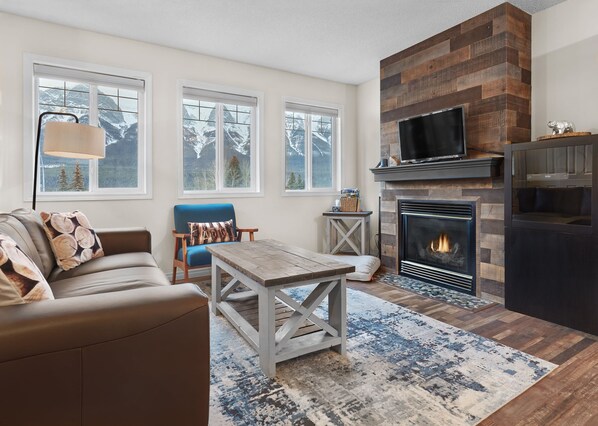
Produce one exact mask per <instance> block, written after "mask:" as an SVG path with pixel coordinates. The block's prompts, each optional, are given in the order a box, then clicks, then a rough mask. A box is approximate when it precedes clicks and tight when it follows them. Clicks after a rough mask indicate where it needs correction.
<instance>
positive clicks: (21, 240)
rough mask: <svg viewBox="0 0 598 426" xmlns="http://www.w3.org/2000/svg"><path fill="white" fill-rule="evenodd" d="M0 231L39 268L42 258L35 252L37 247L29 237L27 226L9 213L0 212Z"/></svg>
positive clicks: (41, 264)
mask: <svg viewBox="0 0 598 426" xmlns="http://www.w3.org/2000/svg"><path fill="white" fill-rule="evenodd" d="M0 233H1V234H5V235H7V236H9V237H10V238H12V239H13V240H14V241H15V242H16V243H17V245H18V246H19V248H20V249H21V250H22V251H23V252H24V253H25V254H26V255H27V256H29V258H30V259H31V260H33V263H35V265H36V266H37V267H38V268H39V269H40V270H41V269H42V267H43V263H42V260H41V258H40V256H39V254H38V252H37V247H36V246H35V243H34V242H33V240H32V239H31V236H30V235H29V232H27V228H25V226H24V225H23V224H22V223H21V222H19V221H18V220H17V219H16V218H15V217H13V216H12V215H11V214H9V213H0Z"/></svg>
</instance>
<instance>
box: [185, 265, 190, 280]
mask: <svg viewBox="0 0 598 426" xmlns="http://www.w3.org/2000/svg"><path fill="white" fill-rule="evenodd" d="M184 278H185V282H187V281H189V268H187V265H185V268H184Z"/></svg>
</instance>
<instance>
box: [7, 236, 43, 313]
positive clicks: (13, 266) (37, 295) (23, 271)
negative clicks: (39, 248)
mask: <svg viewBox="0 0 598 426" xmlns="http://www.w3.org/2000/svg"><path fill="white" fill-rule="evenodd" d="M52 299H54V295H53V294H52V289H51V288H50V286H49V285H48V282H47V281H46V279H45V278H44V276H43V274H42V273H41V272H40V270H39V269H38V267H37V266H36V265H35V263H33V261H32V260H31V259H30V258H29V256H27V255H26V254H25V253H24V252H23V251H22V250H21V249H20V248H19V246H18V245H17V243H16V242H15V240H13V239H12V238H10V237H9V236H8V235H5V234H0V306H7V305H16V304H19V303H29V302H35V301H38V300H52Z"/></svg>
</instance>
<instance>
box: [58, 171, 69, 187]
mask: <svg viewBox="0 0 598 426" xmlns="http://www.w3.org/2000/svg"><path fill="white" fill-rule="evenodd" d="M58 190H59V191H68V190H69V181H68V177H67V175H66V168H65V167H64V165H62V166H61V167H60V174H59V175H58Z"/></svg>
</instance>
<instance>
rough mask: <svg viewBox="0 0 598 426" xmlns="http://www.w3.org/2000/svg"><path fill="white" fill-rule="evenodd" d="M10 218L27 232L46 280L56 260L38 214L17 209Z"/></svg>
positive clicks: (29, 210)
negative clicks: (35, 249) (16, 221)
mask: <svg viewBox="0 0 598 426" xmlns="http://www.w3.org/2000/svg"><path fill="white" fill-rule="evenodd" d="M10 215H11V216H13V217H16V218H17V219H18V220H19V222H21V223H22V224H23V226H24V227H25V228H26V229H27V232H29V236H30V237H31V240H32V241H33V244H35V247H36V248H37V253H38V254H39V257H40V259H41V267H40V269H41V271H42V273H43V274H44V276H45V277H46V278H48V277H49V276H50V273H51V272H52V271H53V270H54V268H55V267H56V258H55V257H54V253H53V252H52V246H51V245H50V240H48V236H47V235H46V231H45V230H44V225H43V223H42V219H41V217H40V216H39V214H38V213H37V212H35V211H33V210H31V209H18V210H14V211H12V212H11V213H10Z"/></svg>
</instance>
